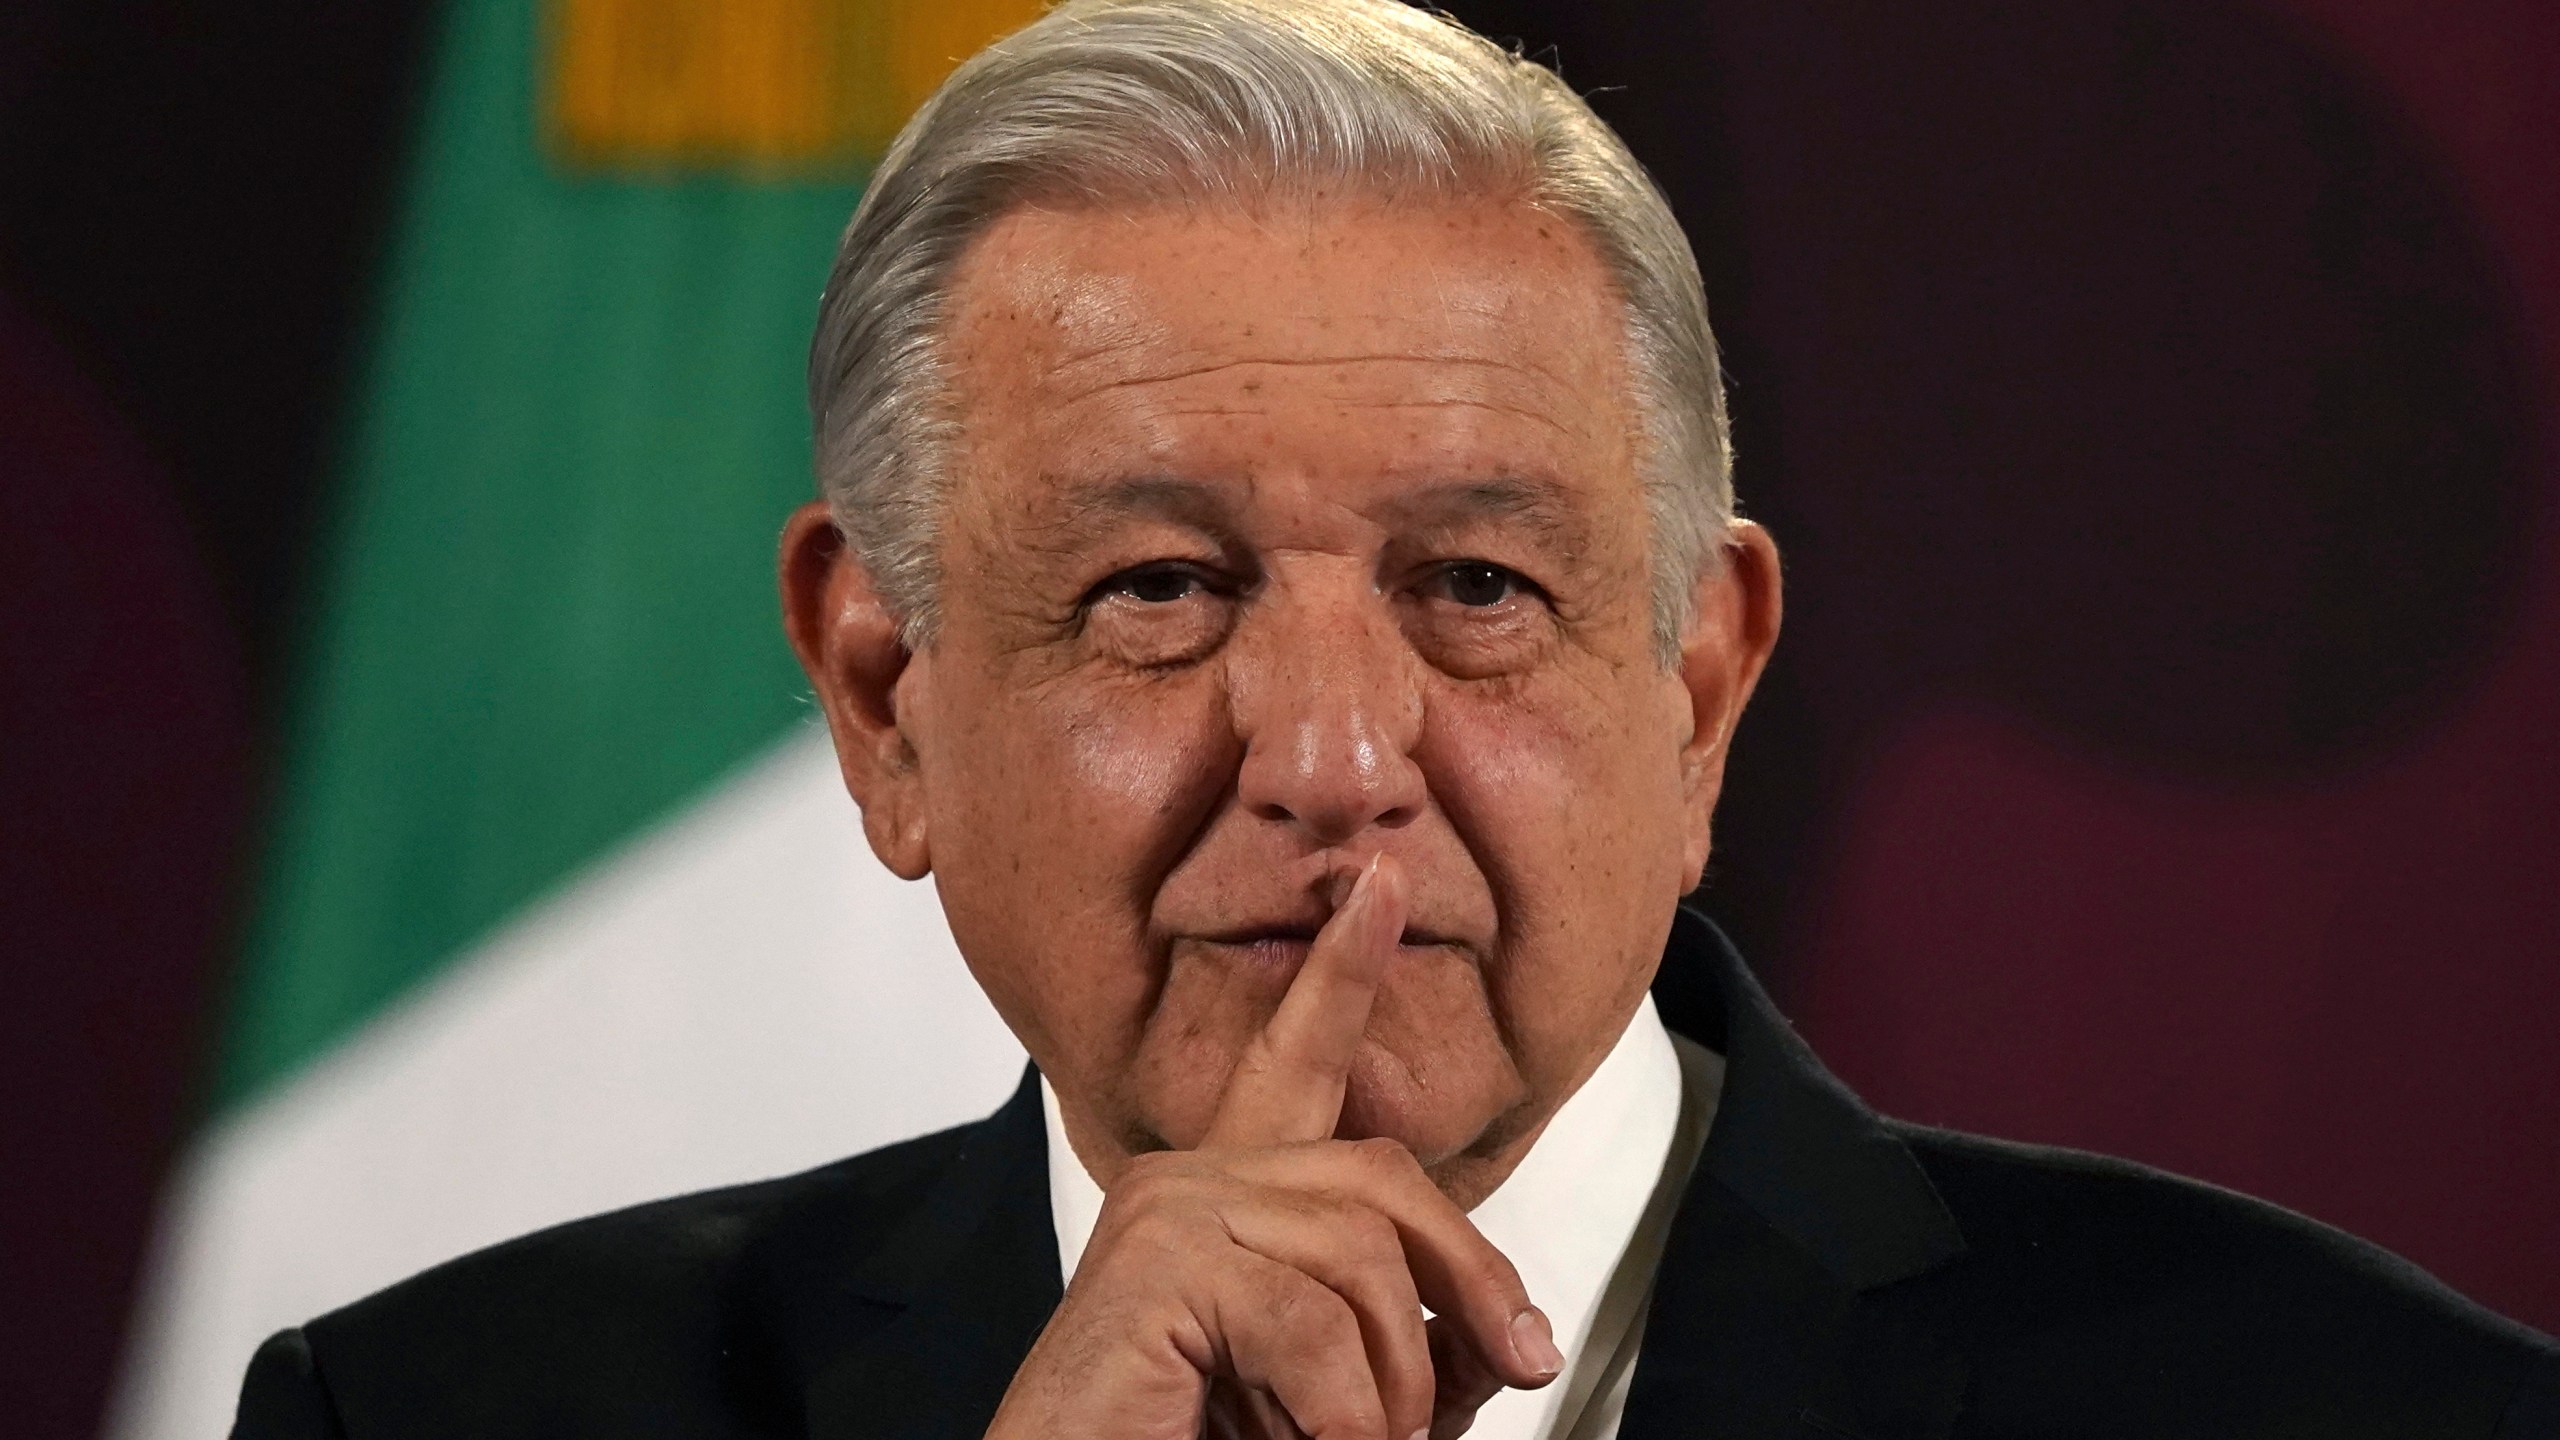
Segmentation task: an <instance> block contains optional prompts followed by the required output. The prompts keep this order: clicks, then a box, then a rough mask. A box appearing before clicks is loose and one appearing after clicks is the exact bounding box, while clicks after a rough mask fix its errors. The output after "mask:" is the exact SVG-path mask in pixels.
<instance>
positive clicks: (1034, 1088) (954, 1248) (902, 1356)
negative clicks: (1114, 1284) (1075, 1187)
mask: <svg viewBox="0 0 2560 1440" xmlns="http://www.w3.org/2000/svg"><path fill="white" fill-rule="evenodd" d="M1047 1152H1048V1140H1047V1136H1046V1133H1045V1131H1044V1130H1043V1127H1042V1121H1041V1113H1040V1088H1039V1081H1038V1077H1037V1076H1036V1075H1034V1074H1026V1075H1025V1077H1024V1079H1023V1083H1022V1087H1021V1088H1020V1089H1019V1090H1018V1091H1016V1092H1015V1094H1014V1097H1013V1099H1012V1100H1010V1101H1008V1102H1006V1104H1005V1106H1004V1108H1003V1109H1001V1110H999V1111H997V1112H996V1113H995V1114H994V1115H993V1116H991V1117H989V1118H988V1119H987V1120H986V1121H985V1122H983V1123H982V1124H981V1125H980V1126H979V1127H978V1133H977V1134H975V1135H973V1136H972V1137H971V1138H970V1139H969V1141H968V1142H966V1144H965V1146H964V1148H963V1149H962V1151H961V1152H960V1154H959V1155H958V1157H957V1158H955V1159H954V1161H953V1162H952V1164H951V1165H950V1167H949V1168H948V1170H947V1171H946V1172H945V1173H944V1174H943V1175H942V1176H941V1177H939V1178H938V1179H937V1180H936V1181H935V1182H934V1184H933V1185H932V1186H931V1187H930V1189H929V1190H928V1191H927V1193H926V1194H925V1195H924V1197H923V1198H922V1200H921V1202H920V1203H918V1204H917V1205H916V1207H915V1208H914V1210H913V1211H912V1212H911V1213H910V1215H909V1217H908V1218H907V1220H906V1221H905V1222H904V1223H903V1224H901V1225H900V1226H899V1227H898V1230H897V1232H896V1233H895V1234H894V1235H892V1236H891V1237H889V1239H888V1240H887V1242H886V1243H884V1244H882V1245H881V1246H880V1247H879V1248H878V1249H877V1250H875V1251H874V1252H872V1255H871V1257H870V1259H869V1260H868V1261H866V1262H865V1263H864V1264H863V1265H862V1266H861V1267H860V1268H859V1269H857V1270H856V1271H855V1273H854V1274H853V1275H852V1276H851V1277H850V1278H849V1280H848V1282H847V1284H846V1287H845V1288H846V1289H847V1290H848V1291H849V1292H850V1298H851V1299H853V1300H854V1301H855V1302H856V1303H857V1304H859V1305H864V1306H869V1307H875V1308H876V1309H879V1310H886V1311H889V1312H891V1313H890V1315H889V1318H888V1319H886V1320H885V1321H884V1322H883V1323H881V1324H878V1325H877V1326H874V1327H871V1328H869V1329H868V1331H867V1332H866V1333H864V1334H863V1335H861V1336H860V1337H859V1338H858V1339H856V1340H854V1341H852V1342H851V1343H849V1344H847V1345H845V1346H844V1347H843V1348H842V1349H841V1350H840V1351H839V1352H838V1353H835V1354H833V1355H830V1356H827V1357H824V1358H822V1359H821V1360H819V1361H818V1363H816V1364H815V1365H813V1366H812V1367H811V1370H810V1378H809V1383H808V1388H807V1391H806V1394H805V1397H804V1403H803V1412H802V1413H803V1415H804V1417H805V1419H806V1424H807V1432H808V1435H809V1436H810V1437H811V1440H852V1437H856V1436H859V1437H863V1440H937V1437H950V1440H963V1437H975V1436H977V1435H980V1434H982V1433H983V1432H984V1431H985V1429H986V1427H987V1422H988V1421H989V1420H991V1419H992V1418H994V1415H995V1410H996V1405H997V1403H998V1402H999V1401H1001V1400H1002V1399H1003V1397H1004V1391H1005V1387H1006V1385H1007V1384H1009V1383H1011V1381H1012V1379H1013V1372H1014V1371H1015V1369H1016V1368H1018V1367H1019V1366H1020V1365H1021V1364H1022V1358H1023V1356H1024V1355H1026V1354H1028V1353H1029V1352H1030V1349H1031V1343H1032V1341H1033V1340H1035V1339H1037V1338H1038V1337H1039V1334H1040V1327H1041V1326H1043V1325H1045V1324H1047V1323H1048V1320H1049V1315H1050V1312H1051V1311H1053V1310H1055V1309H1056V1308H1057V1306H1058V1300H1059V1298H1060V1293H1061V1287H1060V1284H1059V1278H1058V1245H1057V1234H1056V1231H1055V1229H1054V1228H1053V1226H1052V1223H1051V1221H1050V1218H1049V1187H1048V1169H1047V1165H1048V1155H1047Z"/></svg>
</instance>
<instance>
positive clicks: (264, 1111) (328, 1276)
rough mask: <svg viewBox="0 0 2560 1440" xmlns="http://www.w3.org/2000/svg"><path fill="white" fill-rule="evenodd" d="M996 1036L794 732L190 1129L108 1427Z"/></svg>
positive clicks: (898, 1104) (740, 1159)
mask: <svg viewBox="0 0 2560 1440" xmlns="http://www.w3.org/2000/svg"><path fill="white" fill-rule="evenodd" d="M1022 1063H1023V1056H1022V1049H1021V1047H1020V1046H1019V1045H1018V1044H1017V1043H1015V1041H1014V1039H1013V1036H1012V1035H1011V1033H1010V1032H1008V1031H1007V1030H1006V1029H1005V1028H1004V1025H1003V1023H1002V1022H1001V1021H999V1020H998V1019H997V1018H996V1015H995V1012H994V1010H993V1009H992V1008H991V1007H990V1006H989V1005H988V1004H987V1002H986V999H985V997H984V996H983V995H982V994H980V993H979V991H978V988H977V986H976V984H975V982H973V981H972V980H971V979H970V977H969V974H968V971H967V970H966V969H965V968H964V966H963V965H962V963H961V960H960V956H959V953H958V951H957V950H956V949H954V947H953V945H952V942H951V936H950V932H949V930H948V929H947V927H946V926H945V925H944V923H943V919H942V911H941V907H940V906H939V905H938V904H937V903H936V901H935V899H934V894H933V891H932V888H931V886H930V885H910V884H907V883H905V882H902V881H900V880H898V879H897V878H896V877H895V876H892V875H890V874H889V873H888V872H887V871H886V870H884V869H882V868H881V866H880V864H879V862H878V861H877V860H875V859H874V858H873V857H872V855H871V853H870V851H869V849H868V848H867V847H866V846H865V844H864V843H863V839H862V833H861V821H860V817H859V815H858V814H857V813H856V811H855V810H854V807H853V805H852V802H851V801H850V800H848V799H847V798H846V796H845V794H844V790H843V786H842V783H841V781H840V780H839V779H838V777H837V773H836V766H835V757H834V755H833V753H832V751H831V750H830V749H829V748H828V746H827V743H826V738H825V736H824V734H823V733H822V732H818V731H805V732H802V733H799V734H796V735H794V736H792V737H791V738H790V739H789V740H787V741H786V742H785V743H784V744H783V745H781V746H780V747H779V748H778V749H777V750H776V751H775V752H774V753H772V754H770V755H769V756H767V757H765V758H764V759H762V760H760V761H758V762H756V763H755V764H753V765H752V766H750V767H749V768H748V769H746V770H745V771H743V772H742V773H741V774H739V775H738V776H737V777H736V778H735V779H734V780H733V781H731V782H730V783H729V784H727V785H725V786H723V787H722V788H721V789H720V790H718V791H717V792H715V793H714V794H712V795H710V796H708V797H706V798H705V799H704V800H703V801H702V802H701V803H699V804H697V805H696V806H694V807H693V808H691V809H690V810H688V811H686V812H685V813H683V814H682V815H680V816H678V817H676V818H675V819H673V820H672V821H671V822H669V823H667V824H665V825H662V826H660V827H659V828H658V829H656V830H654V831H652V832H650V833H648V834H646V835H644V836H642V837H641V838H639V839H638V840H637V841H636V842H635V843H633V844H632V845H630V846H628V847H626V848H624V849H623V850H621V851H620V852H618V853H616V854H614V855H612V856H609V857H607V858H606V859H605V860H604V861H602V862H601V863H600V864H598V865H597V866H595V867H594V868H592V869H591V870H590V871H588V872H587V873H586V874H585V875H584V876H582V877H581V878H580V879H578V880H577V881H575V882H573V883H572V884H570V885H568V886H567V887H564V889H563V890H562V891H560V892H559V893H558V894H556V895H555V896H554V897H552V898H551V899H549V900H547V901H546V902H544V903H542V904H541V905H539V906H537V907H536V908H535V909H534V910H532V911H531V912H530V913H528V914H527V915H525V916H524V917H523V918H521V919H520V920H519V921H517V922H516V923H514V924H512V925H510V926H509V927H508V928H507V929H505V930H504V931H503V932H502V933H500V934H499V935H497V936H496V937H494V938H493V939H492V940H491V941H490V942H489V943H487V944H486V945H484V946H482V947H480V949H479V950H478V951H477V952H476V953H475V954H473V955H471V956H469V957H468V958H466V959H463V960H461V961H460V962H458V963H457V964H456V965H455V966H454V967H453V968H452V969H450V970H448V971H447V972H446V973H445V975H444V976H443V977H442V978H440V979H439V980H438V981H436V982H435V983H433V984H432V985H430V986H429V987H428V988H427V989H425V990H424V991H423V992H421V993H420V994H418V995H416V996H415V997H412V998H411V999H410V1000H408V1001H407V1002H405V1003H404V1004H402V1005H401V1006H399V1007H398V1008H397V1009H395V1010H394V1011H393V1012H391V1013H389V1014H387V1015H385V1016H384V1017H383V1018H382V1019H381V1020H379V1021H377V1022H375V1023H373V1024H371V1025H369V1026H367V1027H366V1028H365V1029H363V1030H361V1031H359V1032H357V1033H356V1034H354V1035H353V1036H351V1037H349V1039H348V1041H347V1042H346V1043H345V1044H344V1045H342V1046H341V1047H340V1048H339V1049H338V1050H336V1051H335V1052H333V1053H332V1054H330V1055H329V1056H327V1057H324V1058H323V1059H322V1060H320V1061H319V1062H318V1063H316V1064H314V1065H313V1066H312V1067H311V1068H310V1069H309V1070H307V1071H305V1072H303V1073H302V1074H301V1075H299V1076H297V1077H295V1078H294V1079H293V1080H292V1081H291V1082H289V1083H288V1084H286V1085H285V1086H283V1087H281V1088H280V1089H279V1090H278V1091H276V1092H275V1093H272V1094H270V1095H268V1096H266V1097H264V1098H263V1099H262V1100H260V1101H258V1102H257V1103H254V1104H252V1105H251V1106H250V1107H248V1108H247V1109H246V1110H244V1111H242V1112H241V1113H239V1114H237V1115H235V1116H233V1117H231V1118H230V1119H228V1120H227V1121H226V1122H224V1123H223V1124H222V1125H220V1126H219V1127H217V1128H216V1129H215V1130H213V1131H212V1132H210V1133H209V1134H208V1135H207V1136H206V1137H205V1138H204V1141H203V1143H202V1144H201V1145H200V1146H199V1147H198V1149H197V1151H196V1153H195V1156H194V1158H193V1160H192V1162H191V1163H190V1165H189V1166H188V1168H187V1171H186V1173H185V1175H184V1176H183V1177H182V1179H181V1181H180V1183H179V1185H178V1187H177V1189H176V1190H175V1191H174V1192H173V1194H172V1196H171V1200H170V1202H169V1203H168V1204H167V1205H166V1206H165V1207H164V1210H163V1214H164V1217H165V1218H164V1220H163V1224H162V1235H161V1236H160V1241H159V1251H160V1254H159V1256H158V1258H157V1260H156V1262H155V1264H154V1266H153V1278H152V1282H151V1283H152V1293H151V1294H150V1295H148V1296H147V1297H146V1301H145V1304H144V1306H143V1307H142V1309H141V1311H140V1312H139V1314H138V1317H137V1322H138V1328H137V1333H136V1337H135V1341H134V1344H133V1345H132V1346H131V1347H130V1350H129V1359H128V1363H127V1365H126V1368H125V1376H124V1384H123V1387H122V1393H121V1394H120V1395H119V1396H118V1399H117V1404H116V1408H115V1414H114V1422H113V1423H112V1424H111V1425H110V1427H109V1430H108V1434H109V1435H110V1436H111V1437H114V1440H205V1437H211V1436H219V1435H222V1434H224V1433H226V1431H227V1429H228V1427H229V1424H230V1419H231V1411H232V1406H233V1402H234V1399H235V1397H236V1395H237V1392H238V1387H239V1382H240V1376H241V1372H242V1370H243V1369H244V1368H245V1366H246V1365H247V1363H248V1358H249V1355H250V1352H251V1351H252V1350H254V1349H255V1348H256V1346H257V1344H258V1342H259V1341H261V1340H262V1339H264V1338H265V1337H266V1336H267V1335H268V1334H270V1333H272V1332H274V1331H275V1330H277V1329H279V1328H281V1327H283V1326H285V1325H290V1324H294V1323H296V1322H298V1321H301V1320H305V1319H308V1318H310V1317H312V1316H314V1315H317V1314H319V1313H321V1312H323V1311H326V1310H329V1309H331V1308H333V1307H335V1306H338V1305H341V1304H344V1303H346V1302H347V1301H349V1300H353V1299H355V1298H357V1297H359V1296H361V1295H364V1294H367V1293H369V1292H371V1291H373V1290H375V1289H378V1288H380V1287H381V1286H383V1285H386V1284H388V1283H390V1282H392V1281H394V1280H397V1279H399V1278H401V1277H402V1276H405V1275H408V1274H410V1273H412V1272H414V1271H417V1270H419V1269H421V1268H424V1267H425V1266H428V1265H432V1264H434V1263H436V1262H437V1261H440V1260H444V1259H447V1258H450V1257H452V1256H455V1255H459V1254H463V1253H465V1252H467V1251H470V1250H474V1249H477V1248H479V1247H481V1246H483V1245H487V1244H490V1243H493V1242H495V1241H498V1240H503V1239H505V1238H507V1237H509V1236H512V1235H518V1234H522V1233H523V1232H525V1231H528V1230H532V1229H536V1228H539V1227H541V1226H544V1225H548V1224H552V1223H554V1222H557V1221H561V1220H567V1219H572V1218H575V1217H577V1216H580V1215H587V1214H592V1213H595V1212H597V1211H600V1210H608V1209H613V1208H616V1207H619V1206H623V1205H627V1204H633V1203H636V1202H639V1201H642V1200H648V1199H654V1198H657V1197H659V1196H664V1195H673V1194H679V1193H682V1192H685V1191H688V1190H698V1189H703V1188H706V1187H709V1186H714V1185H723V1184H729V1183H732V1182H736V1181H742V1180H751V1179H757V1178H761V1177H764V1176H769V1175H777V1174H784V1173H788V1172H790V1171H793V1170H798V1169H803V1168H806V1167H808V1166H811V1165H816V1164H821V1163H824V1162H825V1161H828V1160H831V1159H835V1158H837V1157H840V1156H844V1155H850V1154H853V1153H855V1152H857V1151H861V1150H866V1149H869V1148H872V1147H874V1146H877V1145H881V1144H885V1143H887V1142H889V1141H892V1140H897V1139H901V1138H904V1137H906V1136H908V1135H913V1134H920V1133H923V1132H925V1131H928V1130H933V1129H938V1128H941V1127H943V1126H946V1125H951V1124H957V1123H959V1122H961V1121H964V1120H968V1119H971V1118H974V1117H976V1116H979V1115H983V1114H985V1113H986V1112H987V1111H989V1110H991V1109H993V1108H994V1107H995V1106H996V1105H998V1104H999V1103H1001V1102H1002V1101H1003V1099H1004V1097H1005V1095H1006V1094H1007V1093H1008V1092H1009V1091H1010V1090H1011V1088H1012V1086H1013V1085H1014V1083H1015V1082H1016V1080H1018V1079H1019V1078H1020V1074H1021V1068H1022Z"/></svg>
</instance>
